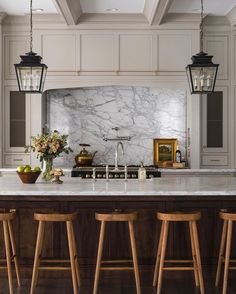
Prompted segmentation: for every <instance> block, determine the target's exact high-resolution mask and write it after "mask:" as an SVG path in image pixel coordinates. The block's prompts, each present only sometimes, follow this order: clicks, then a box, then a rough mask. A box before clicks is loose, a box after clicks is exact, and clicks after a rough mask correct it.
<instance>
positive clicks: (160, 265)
mask: <svg viewBox="0 0 236 294" xmlns="http://www.w3.org/2000/svg"><path fill="white" fill-rule="evenodd" d="M200 218H201V213H200V212H189V213H181V212H172V213H161V212H158V213H157V219H158V220H161V221H162V226H161V233H160V239H159V244H158V249H157V259H156V265H155V272H154V278H153V286H154V287H155V286H156V285H157V294H160V293H161V286H162V277H163V270H193V271H194V276H195V283H196V286H197V287H199V285H200V292H201V294H204V284H203V276H202V266H201V257H200V249H199V241H198V233H197V224H196V221H197V220H199V219H200ZM169 222H188V223H189V231H190V239H191V248H192V256H193V260H165V253H166V243H167V238H168V229H169ZM165 263H192V264H193V266H165Z"/></svg>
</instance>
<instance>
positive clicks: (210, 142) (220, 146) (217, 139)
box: [201, 86, 228, 153]
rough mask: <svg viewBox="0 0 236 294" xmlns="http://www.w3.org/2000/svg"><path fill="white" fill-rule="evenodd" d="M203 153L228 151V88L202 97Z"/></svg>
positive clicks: (216, 88) (221, 88) (222, 88)
mask: <svg viewBox="0 0 236 294" xmlns="http://www.w3.org/2000/svg"><path fill="white" fill-rule="evenodd" d="M201 109H202V152H203V153H219V152H227V151H228V87H226V86H221V87H219V86H217V87H215V92H214V93H212V94H207V95H202V105H201Z"/></svg>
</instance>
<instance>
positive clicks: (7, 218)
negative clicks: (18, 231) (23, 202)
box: [0, 209, 21, 294]
mask: <svg viewBox="0 0 236 294" xmlns="http://www.w3.org/2000/svg"><path fill="white" fill-rule="evenodd" d="M15 215H16V211H15V210H14V209H12V210H10V211H9V212H1V213H0V221H2V222H3V233H4V242H5V251H6V259H1V260H0V262H6V263H7V266H0V269H7V273H8V283H9V292H10V294H12V293H13V283H12V273H11V262H12V261H14V264H15V270H16V278H17V283H18V286H20V285H21V281H20V271H19V265H18V258H17V255H16V245H15V239H14V235H13V230H12V223H11V221H12V220H13V219H14V218H15ZM10 252H12V255H11V253H10Z"/></svg>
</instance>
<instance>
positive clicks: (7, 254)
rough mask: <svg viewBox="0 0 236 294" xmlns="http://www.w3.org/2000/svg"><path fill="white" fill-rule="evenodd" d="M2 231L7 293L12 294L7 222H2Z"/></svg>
mask: <svg viewBox="0 0 236 294" xmlns="http://www.w3.org/2000/svg"><path fill="white" fill-rule="evenodd" d="M3 231H4V241H5V250H6V258H7V273H8V283H9V292H10V294H13V284H12V274H11V255H10V240H9V232H8V226H7V221H3Z"/></svg>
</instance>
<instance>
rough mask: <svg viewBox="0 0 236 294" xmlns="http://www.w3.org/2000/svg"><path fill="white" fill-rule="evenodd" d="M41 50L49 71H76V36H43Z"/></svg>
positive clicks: (52, 34) (62, 34) (59, 33)
mask: <svg viewBox="0 0 236 294" xmlns="http://www.w3.org/2000/svg"><path fill="white" fill-rule="evenodd" d="M41 48H42V53H41V54H42V56H43V61H44V63H46V64H47V66H48V68H49V71H52V72H60V71H62V72H63V71H65V72H70V71H75V70H76V69H77V68H76V65H77V56H76V55H77V52H76V50H77V48H76V34H75V33H67V32H63V31H62V32H61V31H60V32H51V33H45V34H42V37H41Z"/></svg>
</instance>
